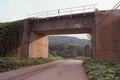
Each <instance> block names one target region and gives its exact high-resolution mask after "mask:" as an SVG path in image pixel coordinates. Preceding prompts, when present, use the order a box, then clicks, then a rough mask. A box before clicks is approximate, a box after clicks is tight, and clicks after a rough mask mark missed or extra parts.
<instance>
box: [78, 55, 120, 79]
mask: <svg viewBox="0 0 120 80" xmlns="http://www.w3.org/2000/svg"><path fill="white" fill-rule="evenodd" d="M76 59H82V60H84V62H85V63H84V68H85V71H86V73H87V74H88V77H89V80H120V62H112V61H105V60H99V59H91V58H88V57H78V58H76Z"/></svg>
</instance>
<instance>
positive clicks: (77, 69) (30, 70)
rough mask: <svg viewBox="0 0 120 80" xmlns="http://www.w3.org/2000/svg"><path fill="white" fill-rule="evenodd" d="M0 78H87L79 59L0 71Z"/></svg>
mask: <svg viewBox="0 0 120 80" xmlns="http://www.w3.org/2000/svg"><path fill="white" fill-rule="evenodd" d="M0 80H88V79H87V76H86V74H85V72H84V69H83V67H82V61H80V60H59V61H54V62H50V63H46V64H42V65H35V66H31V67H26V68H22V69H18V70H13V71H9V72H4V73H0Z"/></svg>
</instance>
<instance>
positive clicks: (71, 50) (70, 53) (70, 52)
mask: <svg viewBox="0 0 120 80" xmlns="http://www.w3.org/2000/svg"><path fill="white" fill-rule="evenodd" d="M64 55H65V57H76V56H77V51H76V47H75V46H74V45H69V46H67V47H66V48H65V50H64Z"/></svg>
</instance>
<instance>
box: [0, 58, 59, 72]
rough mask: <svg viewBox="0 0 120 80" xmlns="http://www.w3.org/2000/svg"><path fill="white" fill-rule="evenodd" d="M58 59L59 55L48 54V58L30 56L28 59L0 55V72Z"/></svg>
mask: <svg viewBox="0 0 120 80" xmlns="http://www.w3.org/2000/svg"><path fill="white" fill-rule="evenodd" d="M58 59H61V57H52V56H50V57H48V58H30V59H22V58H20V59H18V58H13V57H0V72H5V71H10V70H14V69H18V68H20V67H24V66H31V65H37V64H43V63H47V62H51V61H55V60H58Z"/></svg>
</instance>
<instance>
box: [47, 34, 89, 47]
mask: <svg viewBox="0 0 120 80" xmlns="http://www.w3.org/2000/svg"><path fill="white" fill-rule="evenodd" d="M53 42H54V43H62V44H66V45H70V44H74V45H78V46H81V47H83V46H85V45H87V44H90V40H88V39H79V38H75V37H69V36H49V43H50V44H51V43H53Z"/></svg>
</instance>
